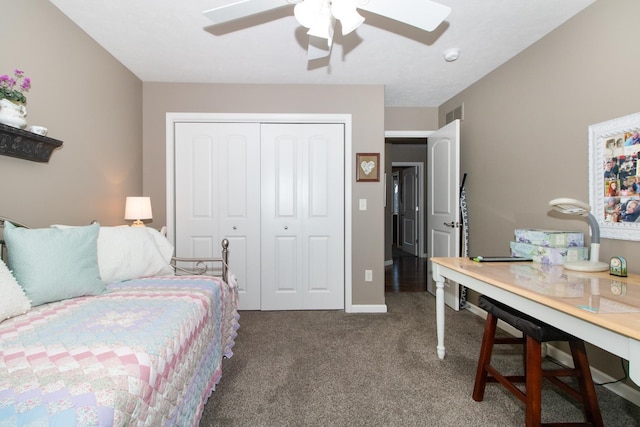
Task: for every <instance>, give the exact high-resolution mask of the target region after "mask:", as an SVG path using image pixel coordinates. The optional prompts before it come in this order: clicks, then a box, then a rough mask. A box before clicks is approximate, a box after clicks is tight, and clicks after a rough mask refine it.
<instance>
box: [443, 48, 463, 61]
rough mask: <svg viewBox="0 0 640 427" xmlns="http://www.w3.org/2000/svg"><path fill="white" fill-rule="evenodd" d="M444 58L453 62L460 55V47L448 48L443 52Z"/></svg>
mask: <svg viewBox="0 0 640 427" xmlns="http://www.w3.org/2000/svg"><path fill="white" fill-rule="evenodd" d="M442 56H444V60H445V61H447V62H453V61H455V60H456V59H458V58H459V57H460V49H458V48H457V47H454V48H451V49H447V50H445V51H444V52H443V53H442Z"/></svg>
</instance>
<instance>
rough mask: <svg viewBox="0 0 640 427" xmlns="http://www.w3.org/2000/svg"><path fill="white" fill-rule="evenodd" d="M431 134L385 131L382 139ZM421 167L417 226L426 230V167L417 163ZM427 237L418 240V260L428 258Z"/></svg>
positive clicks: (411, 131)
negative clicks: (418, 222)
mask: <svg viewBox="0 0 640 427" xmlns="http://www.w3.org/2000/svg"><path fill="white" fill-rule="evenodd" d="M433 132H435V131H433V130H387V131H385V132H384V137H385V138H429V135H431V134H432V133H433ZM396 164H398V165H400V164H403V162H393V161H392V165H396ZM419 164H421V165H422V167H423V169H421V170H420V169H419V170H418V174H419V178H418V181H419V183H418V184H419V186H420V188H419V189H418V195H419V197H420V201H421V202H422V203H420V201H419V202H418V203H419V204H418V209H419V210H420V212H419V213H420V215H419V216H421V218H420V219H419V221H420V224H419V226H422V229H423V230H426V226H427V224H426V223H425V221H426V219H425V217H424V212H425V206H424V185H425V184H426V183H425V182H424V173H425V169H424V168H426V165H425V164H424V163H419ZM409 165H411V166H412V165H414V164H413V163H410V164H409ZM426 244H427V236H426V235H424V236H423V238H422V239H420V247H419V254H418V256H419V257H420V258H427V257H428V256H429V254H428V253H427V252H426V251H427V246H426Z"/></svg>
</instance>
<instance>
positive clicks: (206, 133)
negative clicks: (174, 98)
mask: <svg viewBox="0 0 640 427" xmlns="http://www.w3.org/2000/svg"><path fill="white" fill-rule="evenodd" d="M175 132H176V153H175V156H176V172H175V177H176V207H175V209H176V253H177V254H178V255H180V256H188V257H189V256H195V257H219V256H220V255H221V251H222V247H221V245H220V242H221V241H222V239H225V238H226V239H228V240H229V253H230V255H229V267H230V270H231V272H232V273H234V274H235V275H236V278H237V280H238V292H239V301H240V308H241V309H243V310H259V309H260V289H261V288H260V270H259V268H256V265H258V266H259V264H260V202H259V200H260V180H259V176H260V127H259V124H256V123H177V124H176V125H175Z"/></svg>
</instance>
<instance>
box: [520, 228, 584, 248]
mask: <svg viewBox="0 0 640 427" xmlns="http://www.w3.org/2000/svg"><path fill="white" fill-rule="evenodd" d="M515 237H516V242H519V243H529V244H532V245H537V246H545V247H549V248H567V247H583V246H584V234H583V233H580V232H574V231H558V230H537V229H521V228H519V229H516V230H515Z"/></svg>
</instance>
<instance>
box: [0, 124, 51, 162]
mask: <svg viewBox="0 0 640 427" xmlns="http://www.w3.org/2000/svg"><path fill="white" fill-rule="evenodd" d="M59 147H62V141H58V140H57V139H53V138H49V137H46V136H41V135H38V134H35V133H33V132H29V131H26V130H22V129H18V128H14V127H12V126H7V125H5V124H2V123H0V154H1V155H3V156H11V157H17V158H19V159H25V160H31V161H34V162H41V163H47V162H49V158H50V157H51V153H53V150H55V149H56V148H59Z"/></svg>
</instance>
